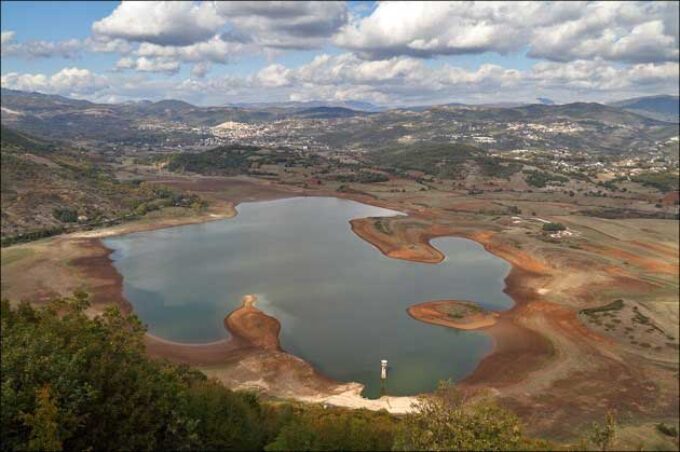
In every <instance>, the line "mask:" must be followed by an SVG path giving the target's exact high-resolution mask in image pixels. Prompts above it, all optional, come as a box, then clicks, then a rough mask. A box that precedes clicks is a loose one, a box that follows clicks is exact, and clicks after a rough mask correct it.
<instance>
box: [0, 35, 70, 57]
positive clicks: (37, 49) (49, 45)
mask: <svg viewBox="0 0 680 452" xmlns="http://www.w3.org/2000/svg"><path fill="white" fill-rule="evenodd" d="M14 36H15V33H14V32H13V31H3V32H2V56H4V57H5V56H15V57H22V58H51V57H61V58H77V57H78V56H80V53H81V50H82V49H83V43H82V42H81V41H80V40H79V39H68V40H64V41H27V42H16V41H15V40H14Z"/></svg>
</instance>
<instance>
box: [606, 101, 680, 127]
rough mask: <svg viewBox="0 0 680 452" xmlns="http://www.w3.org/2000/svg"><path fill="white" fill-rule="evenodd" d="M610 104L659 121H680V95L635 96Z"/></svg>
mask: <svg viewBox="0 0 680 452" xmlns="http://www.w3.org/2000/svg"><path fill="white" fill-rule="evenodd" d="M609 105H611V106H612V107H617V108H623V109H626V110H628V111H631V112H633V113H637V114H639V115H642V116H647V117H648V118H652V119H656V120H659V121H667V122H675V123H677V122H680V97H678V96H667V95H661V96H647V97H634V98H632V99H625V100H620V101H617V102H610V103H609Z"/></svg>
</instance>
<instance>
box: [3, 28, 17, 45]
mask: <svg viewBox="0 0 680 452" xmlns="http://www.w3.org/2000/svg"><path fill="white" fill-rule="evenodd" d="M13 39H14V32H13V31H9V30H8V31H3V32H1V33H0V43H1V44H2V45H3V46H4V45H5V44H9V43H10V41H12V40H13Z"/></svg>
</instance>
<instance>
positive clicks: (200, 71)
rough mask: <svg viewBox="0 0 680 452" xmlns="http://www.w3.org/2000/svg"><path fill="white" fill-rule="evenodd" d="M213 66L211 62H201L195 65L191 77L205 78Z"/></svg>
mask: <svg viewBox="0 0 680 452" xmlns="http://www.w3.org/2000/svg"><path fill="white" fill-rule="evenodd" d="M211 67H212V64H211V63H209V62H201V63H196V64H194V67H193V68H191V77H193V78H204V77H205V76H206V75H207V74H208V72H209V71H210V69H211Z"/></svg>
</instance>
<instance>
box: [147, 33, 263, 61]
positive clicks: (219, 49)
mask: <svg viewBox="0 0 680 452" xmlns="http://www.w3.org/2000/svg"><path fill="white" fill-rule="evenodd" d="M248 50H251V51H252V50H253V48H252V47H251V46H249V45H248V44H243V43H241V42H235V41H229V42H228V41H224V40H223V39H222V37H221V36H219V35H215V36H213V37H212V38H211V39H209V40H207V41H203V42H198V43H196V44H191V45H188V46H160V45H157V44H150V43H142V44H140V46H139V48H138V49H137V50H136V51H135V54H136V55H138V56H140V57H149V58H166V59H173V60H178V61H181V62H184V63H187V62H190V63H199V62H211V63H221V64H225V63H227V62H229V60H230V59H231V58H232V57H234V56H237V55H241V54H243V53H246V52H247V51H248Z"/></svg>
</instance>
